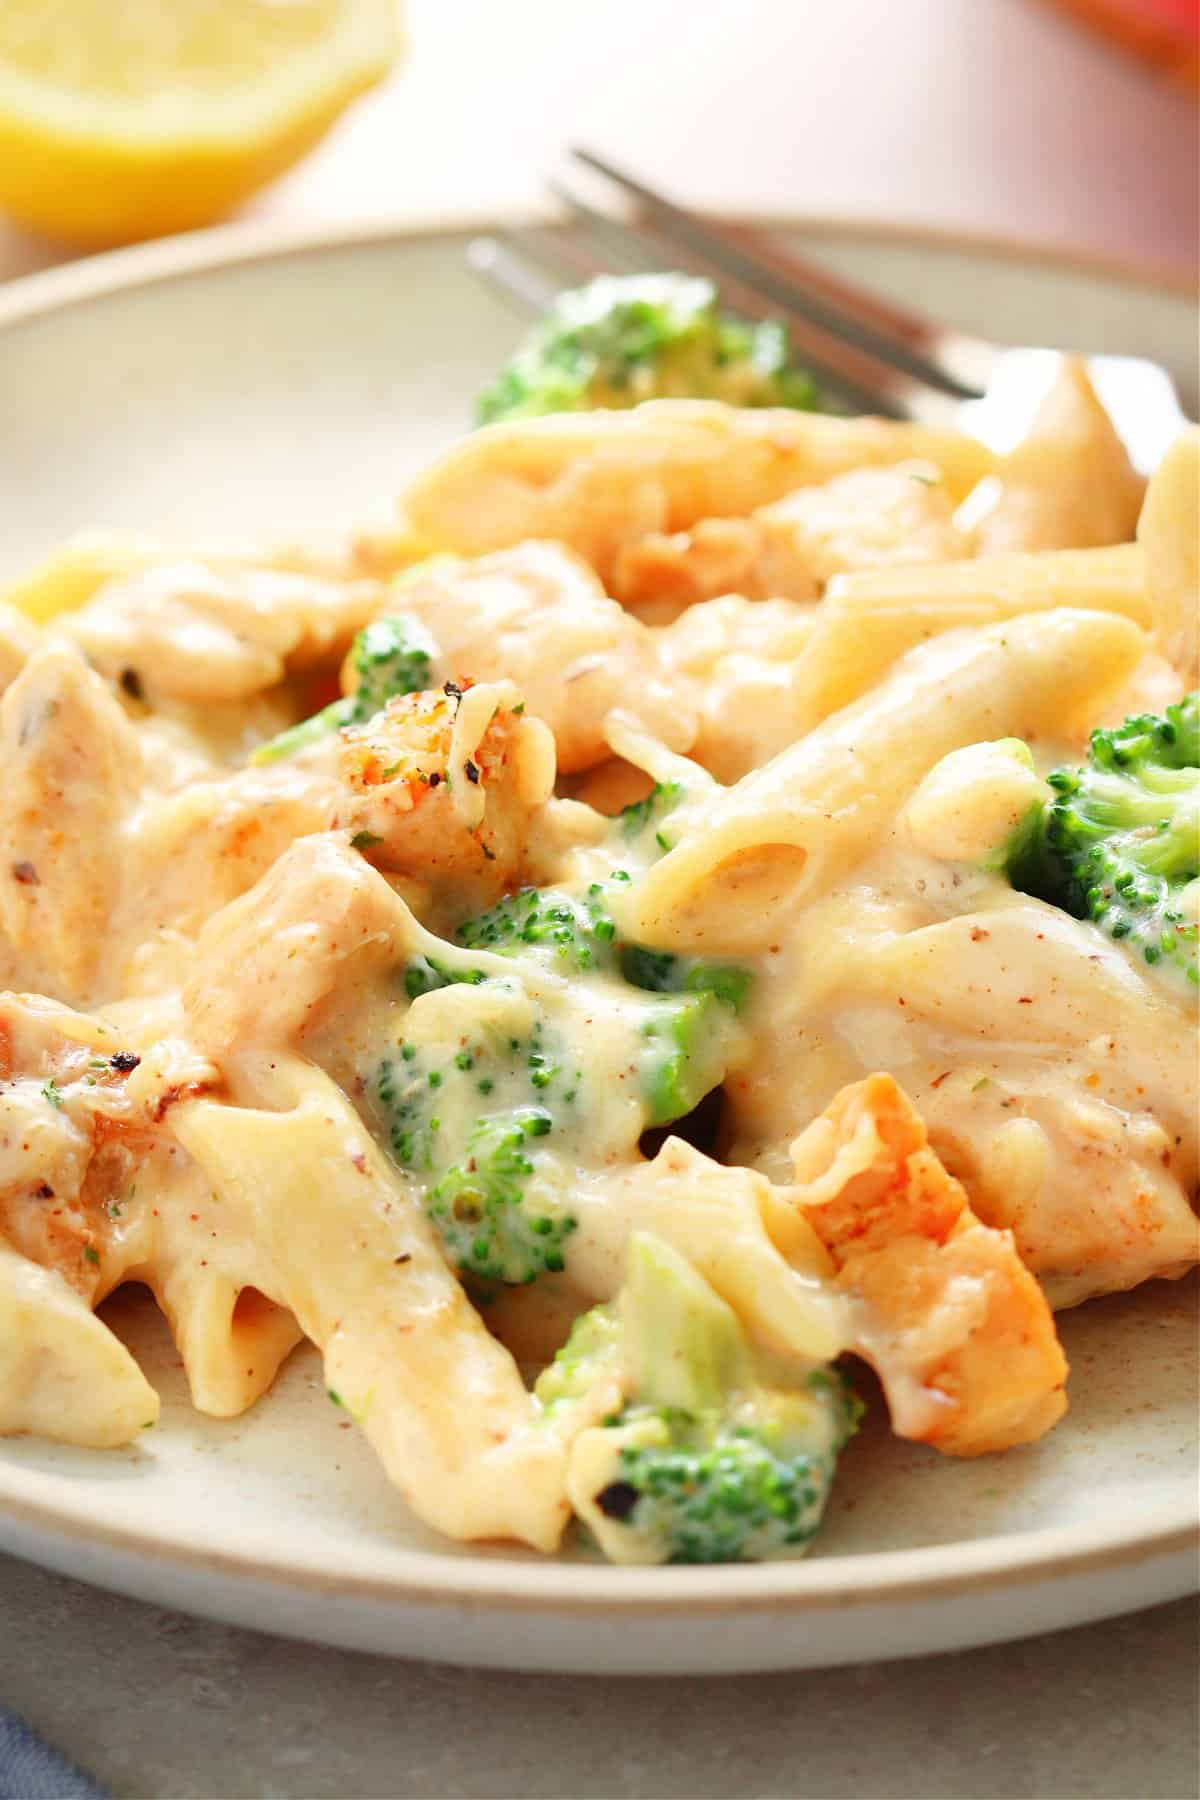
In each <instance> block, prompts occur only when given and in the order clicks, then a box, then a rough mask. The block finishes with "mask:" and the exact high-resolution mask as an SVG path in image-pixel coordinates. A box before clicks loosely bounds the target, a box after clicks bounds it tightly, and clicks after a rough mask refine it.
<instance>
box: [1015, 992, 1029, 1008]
mask: <svg viewBox="0 0 1200 1800" xmlns="http://www.w3.org/2000/svg"><path fill="white" fill-rule="evenodd" d="M1017 1005H1018V1006H1032V1005H1033V995H1032V994H1022V995H1021V997H1020V999H1019V1000H1018V1001H1017Z"/></svg>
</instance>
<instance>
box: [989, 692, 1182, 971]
mask: <svg viewBox="0 0 1200 1800" xmlns="http://www.w3.org/2000/svg"><path fill="white" fill-rule="evenodd" d="M1047 780H1048V782H1049V785H1050V787H1051V789H1052V790H1053V792H1052V795H1051V797H1050V799H1049V800H1048V801H1047V802H1046V804H1045V805H1044V806H1043V808H1042V810H1041V813H1040V815H1039V818H1038V820H1037V822H1036V828H1035V829H1034V830H1033V831H1032V832H1031V833H1030V834H1028V835H1027V836H1025V837H1024V839H1023V840H1022V841H1021V842H1020V843H1019V844H1018V845H1017V846H1016V847H1015V849H1014V853H1013V855H1012V856H1011V859H1010V862H1009V873H1010V877H1011V879H1012V882H1013V885H1014V887H1017V888H1020V889H1021V890H1022V892H1024V893H1028V894H1034V895H1036V896H1037V897H1038V898H1039V899H1042V900H1047V901H1049V902H1050V903H1051V904H1052V905H1054V906H1059V907H1061V908H1062V909H1063V911H1064V912H1068V913H1071V914H1073V916H1074V917H1075V918H1077V919H1091V920H1093V921H1094V922H1095V923H1096V924H1097V925H1098V926H1099V927H1100V929H1101V930H1102V931H1103V932H1105V933H1106V934H1107V935H1108V936H1109V937H1111V938H1114V939H1115V940H1116V941H1117V942H1119V943H1120V942H1126V943H1128V944H1129V945H1130V947H1131V948H1133V949H1135V950H1137V951H1138V952H1140V954H1141V956H1142V957H1143V958H1144V959H1145V961H1146V962H1147V963H1149V964H1151V965H1159V966H1160V967H1161V968H1162V970H1163V971H1164V972H1167V973H1169V974H1171V975H1172V976H1174V977H1175V978H1181V979H1183V980H1186V981H1187V982H1189V983H1192V984H1194V985H1195V984H1200V966H1198V962H1197V938H1198V937H1200V926H1198V924H1197V900H1198V898H1200V889H1198V888H1197V887H1196V886H1195V885H1194V884H1196V883H1197V881H1198V880H1200V693H1192V694H1189V695H1188V696H1187V697H1186V698H1185V699H1183V700H1181V701H1179V702H1178V703H1177V704H1176V705H1174V706H1168V707H1167V709H1166V711H1165V713H1163V714H1162V715H1161V716H1154V715H1152V714H1144V715H1141V716H1139V717H1137V718H1131V719H1126V721H1125V723H1124V724H1123V725H1119V726H1116V727H1115V728H1113V729H1111V730H1102V731H1094V732H1093V733H1092V738H1091V746H1090V749H1089V752H1088V758H1087V761H1086V762H1085V763H1084V764H1083V765H1082V766H1081V767H1079V768H1064V769H1055V770H1053V771H1052V773H1051V774H1050V775H1049V776H1048V777H1047Z"/></svg>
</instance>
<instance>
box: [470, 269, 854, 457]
mask: <svg viewBox="0 0 1200 1800" xmlns="http://www.w3.org/2000/svg"><path fill="white" fill-rule="evenodd" d="M659 397H668V398H670V397H673V398H675V399H681V398H694V399H712V400H725V401H728V402H730V403H731V404H732V405H735V406H787V407H795V408H800V409H803V410H812V409H814V408H819V407H820V405H821V396H820V393H819V391H818V389H817V386H816V383H815V382H814V381H813V378H812V376H811V375H809V374H808V373H807V372H806V371H805V370H804V369H800V368H797V367H796V365H795V364H794V363H793V361H792V357H791V349H790V346H789V343H788V338H787V333H786V331H785V330H784V328H783V327H782V326H781V325H780V324H779V323H778V322H777V321H775V320H770V319H768V320H764V321H762V322H761V323H755V322H753V321H751V320H747V319H741V318H738V317H737V316H736V315H735V314H733V313H730V312H727V311H725V310H724V309H723V308H722V307H721V306H720V304H719V301H718V296H717V291H716V289H715V287H714V286H713V284H712V283H711V282H710V281H706V280H704V279H703V278H701V277H697V276H691V275H683V274H661V275H625V276H614V275H601V276H598V277H597V278H596V280H594V281H590V282H588V284H587V285H586V286H585V287H582V288H575V289H571V290H569V291H568V292H566V293H563V294H560V295H559V297H558V299H557V300H556V302H555V304H554V306H553V308H552V309H551V311H550V312H549V313H547V315H546V317H545V318H544V319H542V320H541V321H540V322H539V323H538V324H537V325H535V326H534V328H533V330H532V331H531V332H530V333H529V335H528V336H527V337H526V339H525V340H524V342H523V343H522V344H521V345H520V347H519V349H518V350H517V352H516V354H515V355H514V356H513V357H512V359H511V361H510V362H508V363H507V364H506V365H505V367H504V368H503V369H502V370H501V371H500V373H499V375H498V376H497V377H496V379H495V380H494V381H493V382H492V384H491V385H490V386H489V387H488V388H486V389H485V390H484V392H483V393H482V394H481V396H480V398H479V404H478V420H479V423H480V424H481V425H489V424H493V423H494V422H495V421H496V420H497V419H514V418H530V417H533V416H536V415H538V414H542V413H555V412H585V411H587V410H589V409H590V408H592V407H602V406H604V407H629V406H636V405H638V404H639V402H641V401H643V400H651V399H655V398H659Z"/></svg>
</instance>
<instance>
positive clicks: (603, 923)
mask: <svg viewBox="0 0 1200 1800" xmlns="http://www.w3.org/2000/svg"><path fill="white" fill-rule="evenodd" d="M613 879H614V880H620V881H628V880H629V877H628V875H626V874H624V873H623V871H621V870H617V872H616V874H615V876H614V877H613ZM457 935H458V941H459V943H460V944H466V945H467V946H468V947H469V948H471V949H479V950H494V951H496V952H498V953H499V954H500V955H502V956H509V955H513V954H516V953H518V952H523V951H528V950H543V951H545V952H548V953H549V955H550V956H551V958H552V959H553V961H554V962H555V963H556V964H558V965H560V966H561V967H563V968H565V969H574V970H583V969H597V968H604V967H607V966H608V965H609V964H610V962H611V955H610V947H611V945H612V943H613V940H614V939H615V937H616V935H617V928H616V925H615V924H614V922H613V919H612V915H611V914H610V913H609V911H608V908H607V905H606V902H605V898H604V887H603V885H602V883H600V882H598V881H593V882H592V883H591V885H590V886H589V888H588V890H587V892H586V894H585V895H584V897H583V899H582V900H576V899H574V898H573V897H572V896H571V895H570V894H566V893H561V892H559V891H558V890H557V889H555V888H533V887H528V888H521V889H520V890H519V891H518V892H517V893H515V894H509V895H507V896H506V897H505V898H504V899H503V900H500V901H497V903H496V905H495V906H493V907H491V908H490V909H489V910H488V911H487V912H485V913H481V914H480V915H479V917H478V918H475V919H468V920H466V921H465V923H464V924H462V925H460V926H459V928H458V934H457Z"/></svg>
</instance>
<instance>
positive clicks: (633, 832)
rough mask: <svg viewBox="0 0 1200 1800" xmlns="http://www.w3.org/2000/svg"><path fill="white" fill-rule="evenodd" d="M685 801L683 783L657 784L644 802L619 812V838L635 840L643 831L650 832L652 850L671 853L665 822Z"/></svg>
mask: <svg viewBox="0 0 1200 1800" xmlns="http://www.w3.org/2000/svg"><path fill="white" fill-rule="evenodd" d="M686 798H687V794H686V790H685V788H684V786H683V784H682V782H679V781H656V782H655V784H654V786H653V787H652V788H651V789H650V792H649V793H648V794H647V795H646V798H645V799H644V800H635V801H634V802H633V804H632V806H626V807H624V808H623V809H622V811H621V813H620V815H619V817H620V822H621V835H622V836H623V837H626V838H631V839H635V840H636V839H638V838H640V837H641V836H642V834H643V833H644V832H645V833H650V832H653V844H654V848H655V849H656V850H660V851H666V850H670V849H671V848H672V839H671V833H670V831H669V829H668V827H667V823H666V821H667V820H668V819H669V817H670V815H671V814H672V813H673V812H674V811H675V808H676V807H677V806H679V805H681V804H682V802H683V801H684V800H685V799H686Z"/></svg>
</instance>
